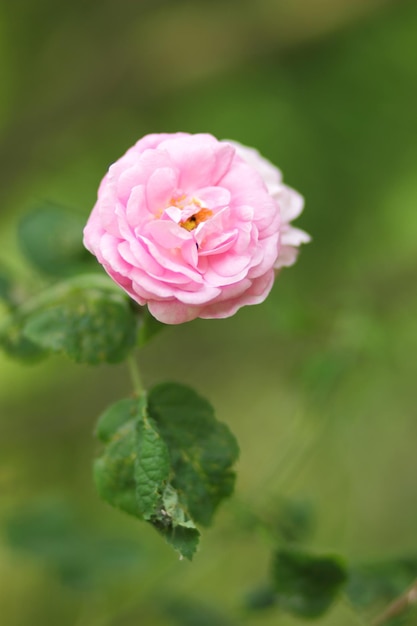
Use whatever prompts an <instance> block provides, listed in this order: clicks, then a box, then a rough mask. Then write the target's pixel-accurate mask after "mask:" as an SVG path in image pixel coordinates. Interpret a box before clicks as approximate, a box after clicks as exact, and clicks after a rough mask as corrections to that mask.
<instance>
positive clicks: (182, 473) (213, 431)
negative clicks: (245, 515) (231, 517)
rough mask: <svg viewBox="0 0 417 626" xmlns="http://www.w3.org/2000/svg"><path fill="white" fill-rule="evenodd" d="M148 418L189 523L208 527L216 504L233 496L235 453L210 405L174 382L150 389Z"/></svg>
mask: <svg viewBox="0 0 417 626" xmlns="http://www.w3.org/2000/svg"><path fill="white" fill-rule="evenodd" d="M148 412H149V415H150V416H151V417H152V418H153V419H154V420H155V422H156V424H157V427H158V430H159V432H160V434H161V436H162V437H163V439H164V441H165V442H166V444H167V446H168V449H169V454H170V459H171V467H172V472H173V479H172V481H171V483H172V485H173V487H175V489H176V490H177V491H178V493H179V494H180V501H181V502H182V504H183V505H184V507H185V508H186V510H187V511H188V512H189V514H190V516H191V518H192V519H193V520H194V521H195V522H197V523H199V524H203V525H209V524H210V523H211V521H212V518H213V515H214V512H215V510H216V508H217V507H218V505H219V504H220V502H221V501H222V500H223V499H224V498H226V497H228V496H230V495H231V493H232V492H233V488H234V482H235V473H234V472H233V470H232V465H233V464H234V462H235V461H236V459H237V457H238V454H239V448H238V445H237V442H236V440H235V438H234V436H233V435H232V433H231V432H230V430H229V429H228V428H227V426H226V425H225V424H222V423H221V422H218V421H217V420H216V418H215V416H214V410H213V408H212V406H211V405H210V404H209V403H208V402H207V400H205V399H204V398H202V397H201V396H199V395H198V394H197V393H196V392H195V391H194V390H193V389H191V388H189V387H186V386H184V385H178V384H175V383H164V384H162V385H158V386H157V387H154V388H153V389H152V390H151V392H150V394H149V399H148Z"/></svg>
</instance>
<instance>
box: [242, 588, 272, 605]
mask: <svg viewBox="0 0 417 626" xmlns="http://www.w3.org/2000/svg"><path fill="white" fill-rule="evenodd" d="M276 604H277V594H276V591H275V589H273V587H272V586H271V585H263V586H262V587H258V588H257V589H253V590H252V591H250V592H249V593H247V594H246V597H245V607H246V608H247V609H249V610H250V611H264V610H266V609H270V608H271V607H274V606H276Z"/></svg>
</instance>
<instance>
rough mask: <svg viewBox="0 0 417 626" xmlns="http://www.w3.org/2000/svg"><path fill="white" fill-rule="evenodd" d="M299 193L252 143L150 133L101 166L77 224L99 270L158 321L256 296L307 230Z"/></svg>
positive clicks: (228, 309)
mask: <svg viewBox="0 0 417 626" xmlns="http://www.w3.org/2000/svg"><path fill="white" fill-rule="evenodd" d="M302 209H303V198H302V197H301V196H300V194H299V193H297V192H296V191H294V190H293V189H290V188H289V187H287V186H285V185H284V184H283V183H282V177H281V173H280V171H279V170H278V169H277V168H276V167H274V166H273V165H272V164H271V163H270V162H269V161H267V160H266V159H264V158H263V157H262V156H261V155H260V154H259V153H258V152H257V151H256V150H254V149H252V148H246V147H244V146H241V145H240V144H238V143H235V142H232V141H218V140H217V139H215V137H213V136H212V135H209V134H196V135H190V134H188V133H174V134H152V135H147V136H146V137H143V138H142V139H140V140H139V141H138V142H137V143H136V144H135V145H134V146H133V147H132V148H130V149H129V150H128V151H127V152H126V154H124V155H123V156H122V157H121V158H120V159H119V160H118V161H116V162H115V163H113V165H111V166H110V168H109V171H108V173H107V174H106V176H105V177H104V179H103V180H102V182H101V185H100V188H99V191H98V199H97V202H96V204H95V206H94V208H93V210H92V213H91V215H90V217H89V220H88V222H87V225H86V227H85V230H84V244H85V246H86V247H87V248H88V250H90V252H92V253H93V254H94V255H95V256H96V257H97V259H98V261H99V262H100V263H101V264H102V265H103V267H104V269H105V270H106V272H107V273H108V274H109V275H110V276H111V278H113V280H114V281H115V282H116V283H117V284H118V285H120V287H122V288H123V289H124V290H125V291H126V292H127V293H128V294H129V295H130V296H131V297H132V298H133V299H134V300H136V302H138V303H139V304H140V305H145V304H146V305H148V307H149V311H150V312H151V314H152V315H153V316H154V317H156V318H157V319H158V320H160V321H161V322H164V323H165V324H180V323H182V322H187V321H189V320H192V319H194V318H196V317H201V318H223V317H229V316H230V315H233V314H234V313H235V312H236V311H237V310H238V309H239V308H240V307H242V306H244V305H246V304H257V303H259V302H262V301H263V300H265V298H266V297H267V295H268V293H269V292H270V290H271V288H272V285H273V282H274V277H275V274H276V271H277V270H279V269H280V268H281V267H283V266H289V265H292V264H293V263H294V262H295V260H296V257H297V251H298V246H299V245H300V244H301V243H305V242H307V241H309V236H308V235H307V234H306V233H305V232H303V231H301V230H298V229H296V228H293V227H292V226H291V225H290V221H291V220H293V219H294V218H296V217H297V216H298V215H299V214H300V213H301V211H302Z"/></svg>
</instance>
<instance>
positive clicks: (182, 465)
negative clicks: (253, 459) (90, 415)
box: [94, 383, 238, 559]
mask: <svg viewBox="0 0 417 626" xmlns="http://www.w3.org/2000/svg"><path fill="white" fill-rule="evenodd" d="M170 420H173V421H172V423H171V424H170V423H169V422H170ZM96 432H97V435H98V437H99V438H100V440H101V441H102V442H103V443H104V444H105V447H104V450H103V453H102V455H101V457H100V458H99V459H98V460H97V461H96V463H95V467H94V475H95V482H96V485H97V488H98V491H99V493H100V495H101V497H102V498H103V499H104V500H106V501H107V502H109V503H110V504H112V505H113V506H116V507H118V508H120V509H122V510H124V511H126V512H127V513H130V514H131V515H134V516H135V517H138V518H139V519H143V520H145V521H147V522H149V523H150V524H151V525H152V526H153V527H154V528H155V529H156V530H157V531H158V532H159V533H160V534H161V535H162V536H163V537H164V538H165V539H166V541H167V542H168V543H169V544H171V545H172V546H173V547H174V548H175V549H176V550H177V551H178V552H179V553H180V554H181V555H182V556H184V557H186V558H188V559H191V558H192V557H193V555H194V553H195V551H196V549H197V545H198V542H199V536H200V533H199V531H198V529H197V528H196V522H197V523H198V522H199V523H208V521H211V519H212V516H213V513H214V510H215V509H216V508H217V506H218V505H219V504H220V502H221V500H222V499H223V498H224V497H225V495H230V493H231V489H232V488H233V482H234V474H233V472H232V471H231V464H232V463H233V462H234V460H235V459H236V458H237V454H238V449H237V444H236V442H235V439H234V437H233V436H232V435H231V433H230V432H229V430H228V429H227V428H226V427H225V426H224V425H223V424H220V423H219V422H217V420H216V419H215V417H214V413H213V409H212V408H211V406H210V405H209V404H208V403H207V402H206V400H204V399H203V398H201V397H200V396H198V395H197V394H196V393H195V392H194V391H193V390H192V389H189V388H188V387H184V386H182V385H175V384H172V383H170V384H165V385H159V386H157V387H155V388H154V389H152V390H151V392H150V395H149V402H148V404H147V400H146V398H145V397H143V398H142V399H140V400H135V399H125V400H121V401H119V402H117V403H116V404H114V405H113V406H112V407H110V408H109V409H107V410H106V411H105V412H104V413H103V415H102V416H101V418H100V419H99V422H98V425H97V431H96Z"/></svg>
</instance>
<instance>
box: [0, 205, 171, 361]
mask: <svg viewBox="0 0 417 626" xmlns="http://www.w3.org/2000/svg"><path fill="white" fill-rule="evenodd" d="M83 225H84V220H83V219H82V218H81V216H79V215H77V214H75V213H74V212H73V211H69V210H68V209H64V208H63V207H60V206H55V205H44V206H41V207H38V208H36V209H34V210H33V211H31V212H30V213H28V214H27V215H25V216H24V217H23V219H22V220H21V223H20V225H19V228H18V237H19V244H20V248H21V251H22V253H23V255H24V257H25V259H26V261H27V262H28V263H29V264H30V266H31V268H32V269H34V270H35V271H36V272H37V273H38V274H39V276H40V279H41V281H42V282H41V284H42V285H43V289H42V290H40V291H38V292H37V293H31V294H26V293H25V289H24V288H23V287H22V285H20V284H19V283H18V281H16V280H15V279H14V277H13V275H12V273H11V272H10V270H8V268H5V267H4V268H3V267H0V300H2V301H3V302H4V304H5V306H6V309H7V315H6V317H5V319H3V320H1V321H0V347H1V348H2V349H3V350H4V351H5V352H6V353H7V354H8V355H9V356H11V357H14V358H17V359H20V360H22V361H25V362H31V361H36V360H39V359H41V358H43V357H45V356H47V355H48V354H50V353H58V354H65V355H66V356H68V357H69V358H71V359H72V360H74V361H76V362H77V363H88V364H91V365H96V364H99V363H103V362H106V363H118V362H120V361H123V360H124V359H125V358H126V356H127V355H128V354H129V352H130V351H131V350H132V349H133V348H134V347H135V346H136V345H138V343H139V344H143V343H145V342H146V341H147V340H149V339H150V338H151V337H152V336H153V335H154V334H155V333H157V332H158V331H159V330H161V329H162V328H163V324H160V323H159V322H158V321H157V320H155V319H154V318H152V316H151V315H149V313H148V312H147V310H146V309H145V308H143V307H138V306H136V305H135V304H134V303H133V302H132V301H131V300H130V299H129V298H128V297H127V296H126V294H124V292H123V291H122V290H121V289H120V288H119V287H118V286H117V285H115V284H114V283H113V281H111V280H110V279H109V278H107V277H106V276H104V275H103V273H102V270H101V268H99V267H98V266H97V263H96V261H95V260H94V258H93V257H92V256H91V255H90V254H89V253H88V252H87V250H86V249H85V248H84V247H83V245H82V228H83ZM94 270H98V271H94Z"/></svg>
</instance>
